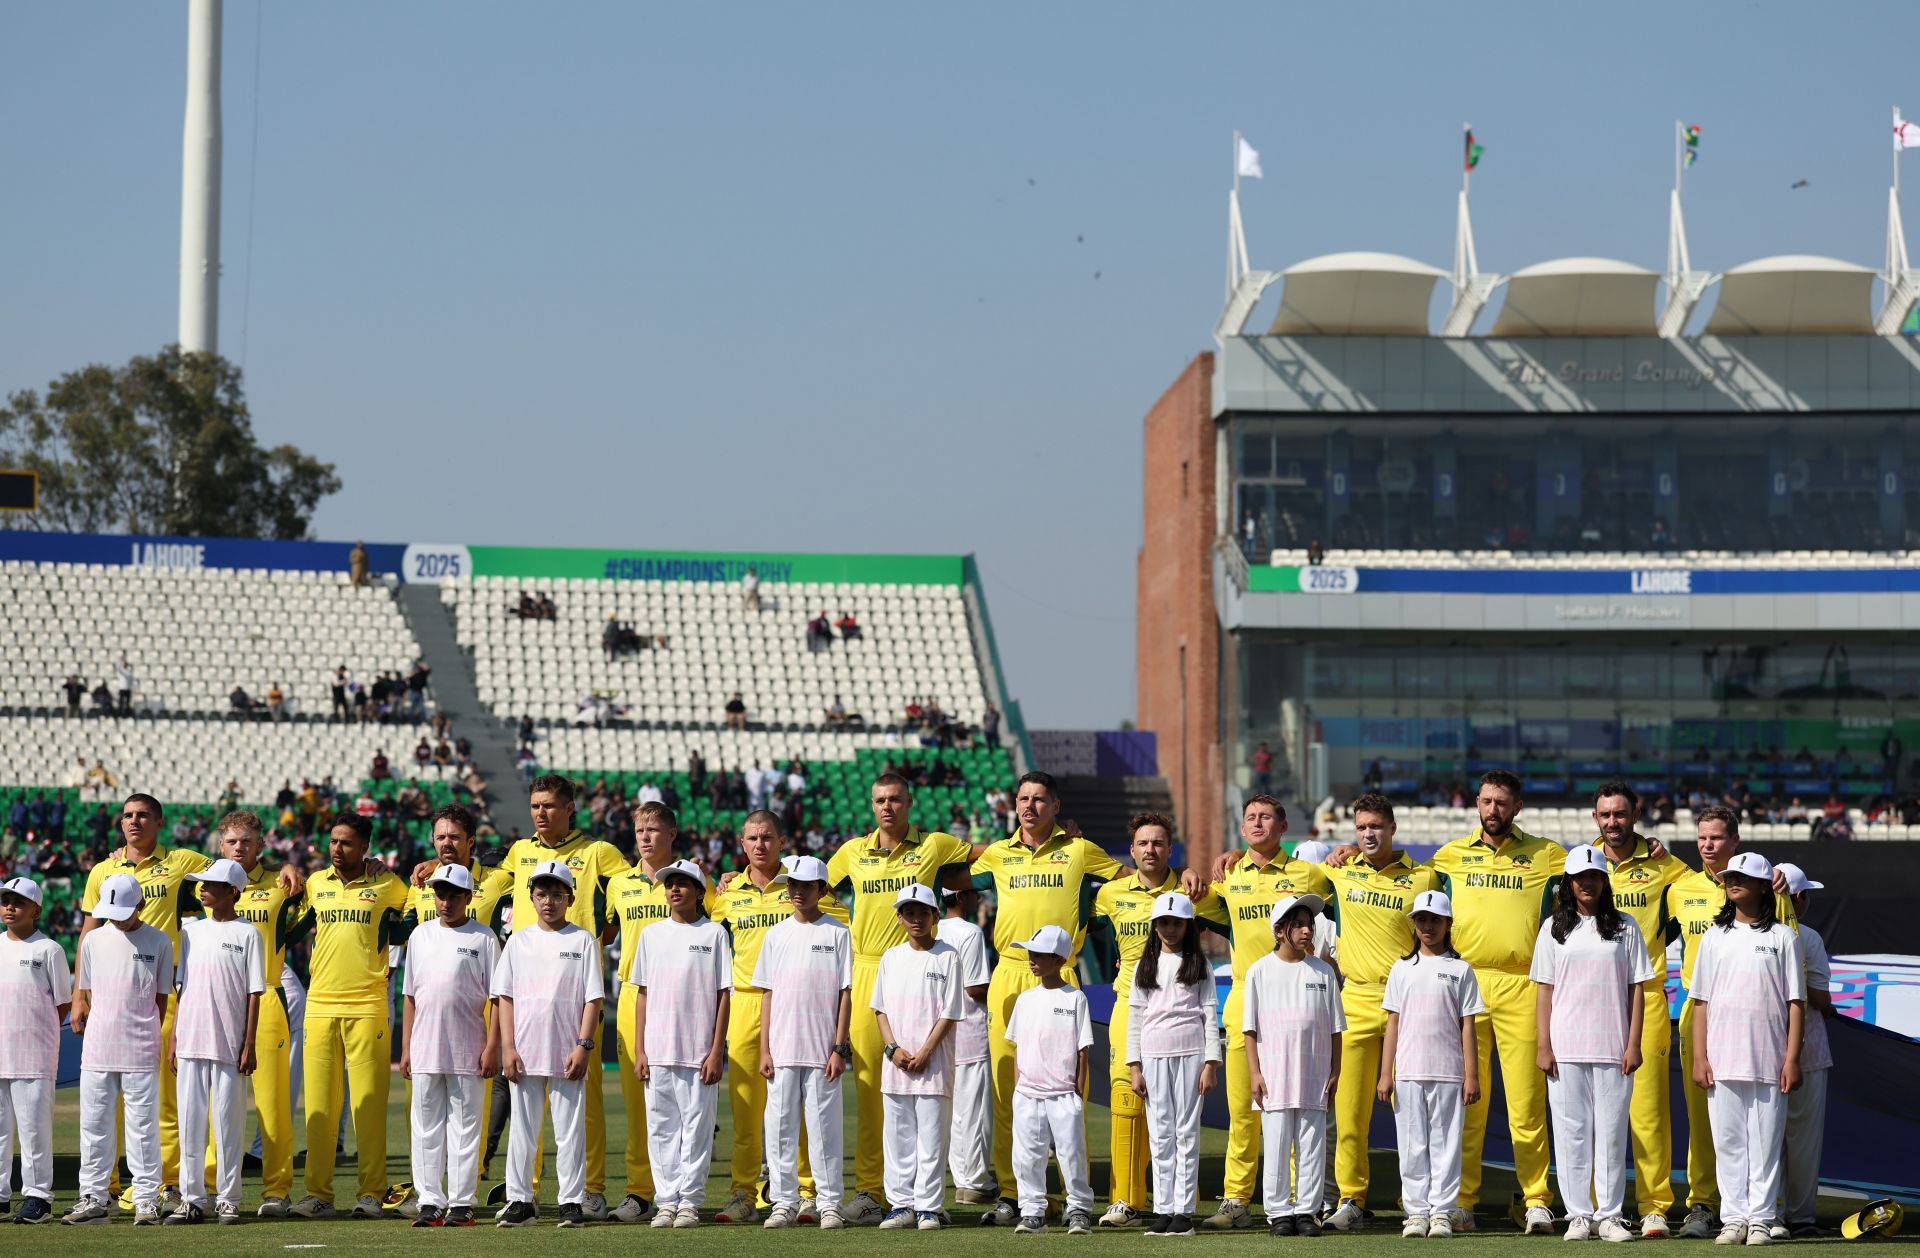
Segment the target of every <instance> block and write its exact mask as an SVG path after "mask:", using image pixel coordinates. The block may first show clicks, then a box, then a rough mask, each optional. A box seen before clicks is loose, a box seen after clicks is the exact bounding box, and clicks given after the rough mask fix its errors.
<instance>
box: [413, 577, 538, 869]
mask: <svg viewBox="0 0 1920 1258" xmlns="http://www.w3.org/2000/svg"><path fill="white" fill-rule="evenodd" d="M398 593H399V598H400V606H401V609H402V610H403V611H405V613H406V617H407V623H408V625H409V626H410V627H411V628H412V629H413V635H414V637H415V638H417V639H418V640H419V642H420V653H421V654H422V655H424V656H425V657H426V660H427V666H428V667H430V668H431V669H433V693H434V697H435V698H436V699H437V700H438V701H439V704H440V708H441V710H442V711H444V712H446V714H447V715H448V716H450V717H452V718H453V728H454V732H455V733H456V734H464V735H465V736H466V737H467V739H468V741H470V742H471V743H472V744H473V763H474V767H475V768H477V769H479V770H480V776H481V777H483V778H485V779H486V780H487V794H488V797H489V799H488V805H489V807H490V808H491V810H492V812H493V821H494V828H495V829H497V830H498V831H499V832H500V838H501V841H502V842H506V841H507V840H509V839H510V838H511V837H512V835H513V832H514V830H515V829H518V830H519V831H520V833H521V834H523V835H525V834H531V833H533V822H532V819H531V815H530V813H529V811H528V803H527V791H526V787H525V785H524V784H523V783H522V782H521V781H520V771H519V770H518V769H517V768H515V767H514V763H513V753H514V743H513V726H512V724H510V723H509V722H506V721H502V720H498V719H496V718H495V717H494V715H493V714H492V713H491V712H489V711H487V709H486V707H485V706H484V705H483V704H482V703H481V702H480V696H479V693H478V692H477V691H476V690H475V689H474V684H473V665H472V663H471V662H470V661H469V660H468V659H467V655H466V652H465V651H463V650H461V649H460V644H459V642H458V641H456V639H455V633H454V624H453V609H452V608H451V607H448V606H446V605H445V604H443V603H441V601H440V587H439V586H437V585H403V586H401V587H400V588H399V591H398Z"/></svg>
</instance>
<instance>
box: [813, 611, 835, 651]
mask: <svg viewBox="0 0 1920 1258" xmlns="http://www.w3.org/2000/svg"><path fill="white" fill-rule="evenodd" d="M832 645H833V622H832V621H830V620H828V619H827V613H826V612H825V611H824V610H822V611H821V613H820V614H819V615H818V616H815V617H814V618H813V619H812V620H809V621H808V622H807V650H809V651H824V650H826V649H827V648H828V647H830V646H832Z"/></svg>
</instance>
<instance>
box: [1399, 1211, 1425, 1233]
mask: <svg viewBox="0 0 1920 1258" xmlns="http://www.w3.org/2000/svg"><path fill="white" fill-rule="evenodd" d="M1431 1226H1432V1223H1431V1222H1430V1221H1429V1220H1428V1218H1427V1216H1426V1215H1424V1214H1409V1215H1408V1216H1407V1221H1406V1222H1405V1223H1402V1224H1401V1225H1400V1235H1402V1236H1405V1237H1407V1238H1409V1239H1411V1238H1412V1237H1415V1236H1425V1235H1426V1234H1427V1229H1428V1228H1429V1227H1431Z"/></svg>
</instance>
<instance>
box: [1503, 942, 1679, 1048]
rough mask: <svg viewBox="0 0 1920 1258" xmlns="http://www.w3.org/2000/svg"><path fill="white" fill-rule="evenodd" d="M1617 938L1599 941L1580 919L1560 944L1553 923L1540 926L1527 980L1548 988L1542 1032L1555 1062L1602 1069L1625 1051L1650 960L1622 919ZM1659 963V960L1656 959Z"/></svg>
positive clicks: (1644, 946) (1650, 969) (1650, 973)
mask: <svg viewBox="0 0 1920 1258" xmlns="http://www.w3.org/2000/svg"><path fill="white" fill-rule="evenodd" d="M1620 923H1621V925H1620V933H1619V934H1618V935H1615V936H1614V937H1613V938H1612V939H1602V938H1601V937H1600V926H1599V923H1598V921H1597V919H1595V918H1591V917H1582V918H1581V919H1580V920H1579V921H1578V922H1576V923H1575V924H1574V927H1573V929H1572V930H1570V931H1568V932H1567V937H1566V939H1565V940H1564V941H1560V940H1556V939H1555V938H1554V937H1553V920H1552V919H1551V918H1549V919H1548V920H1547V921H1545V922H1542V923H1541V924H1540V933H1539V935H1538V936H1537V937H1535V939H1534V941H1533V966H1532V968H1531V969H1530V970H1529V971H1528V973H1527V977H1528V978H1530V979H1532V980H1533V981H1534V982H1536V983H1541V984H1544V985H1548V986H1551V987H1552V988H1553V1013H1552V1015H1551V1016H1550V1018H1549V1020H1548V1022H1547V1030H1548V1033H1549V1034H1550V1035H1552V1036H1553V1055H1554V1058H1555V1060H1558V1061H1565V1062H1588V1063H1593V1064H1599V1065H1604V1064H1607V1063H1610V1062H1611V1063H1617V1062H1619V1060H1620V1059H1621V1057H1622V1056H1624V1055H1625V1054H1626V1051H1627V1031H1628V1029H1629V1026H1630V1022H1631V1012H1630V1010H1631V1008H1632V1004H1633V1002H1634V1001H1636V1000H1639V999H1640V997H1639V996H1638V995H1636V994H1635V993H1634V991H1633V987H1634V984H1636V983H1649V982H1652V981H1653V961H1652V960H1651V959H1650V958H1649V957H1648V956H1647V943H1646V940H1645V939H1644V938H1642V937H1641V934H1640V928H1639V927H1638V926H1636V925H1634V922H1633V919H1632V918H1630V917H1627V916H1626V915H1625V914H1622V915H1621V918H1620ZM1661 959H1662V960H1665V958H1664V957H1663V958H1661Z"/></svg>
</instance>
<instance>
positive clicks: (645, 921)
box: [607, 863, 715, 984]
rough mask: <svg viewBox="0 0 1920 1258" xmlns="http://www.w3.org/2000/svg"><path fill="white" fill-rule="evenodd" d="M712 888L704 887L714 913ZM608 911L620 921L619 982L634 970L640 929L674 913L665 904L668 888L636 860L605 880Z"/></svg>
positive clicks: (708, 909)
mask: <svg viewBox="0 0 1920 1258" xmlns="http://www.w3.org/2000/svg"><path fill="white" fill-rule="evenodd" d="M714 903H715V901H714V896H713V888H712V887H708V888H707V900H706V910H707V916H708V917H712V916H713V910H714ZM607 911H608V912H609V913H611V914H612V915H613V920H614V921H616V922H618V923H619V924H620V968H619V971H618V973H619V976H620V981H621V983H623V984H624V983H625V982H626V981H627V977H628V975H629V974H631V973H632V971H633V952H634V949H635V948H637V947H639V945H640V932H641V931H643V930H645V929H646V928H647V927H649V926H651V925H653V924H654V923H655V922H664V921H666V920H667V918H669V917H671V916H673V911H672V910H671V909H669V908H668V907H667V889H666V887H664V886H662V885H661V884H660V883H658V882H655V881H654V878H653V875H652V874H650V873H648V872H647V871H646V870H644V869H642V868H641V867H640V866H639V864H638V863H635V864H632V865H629V866H627V868H626V869H625V870H623V871H622V872H620V873H618V874H615V875H614V876H613V877H612V878H610V879H608V881H607Z"/></svg>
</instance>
